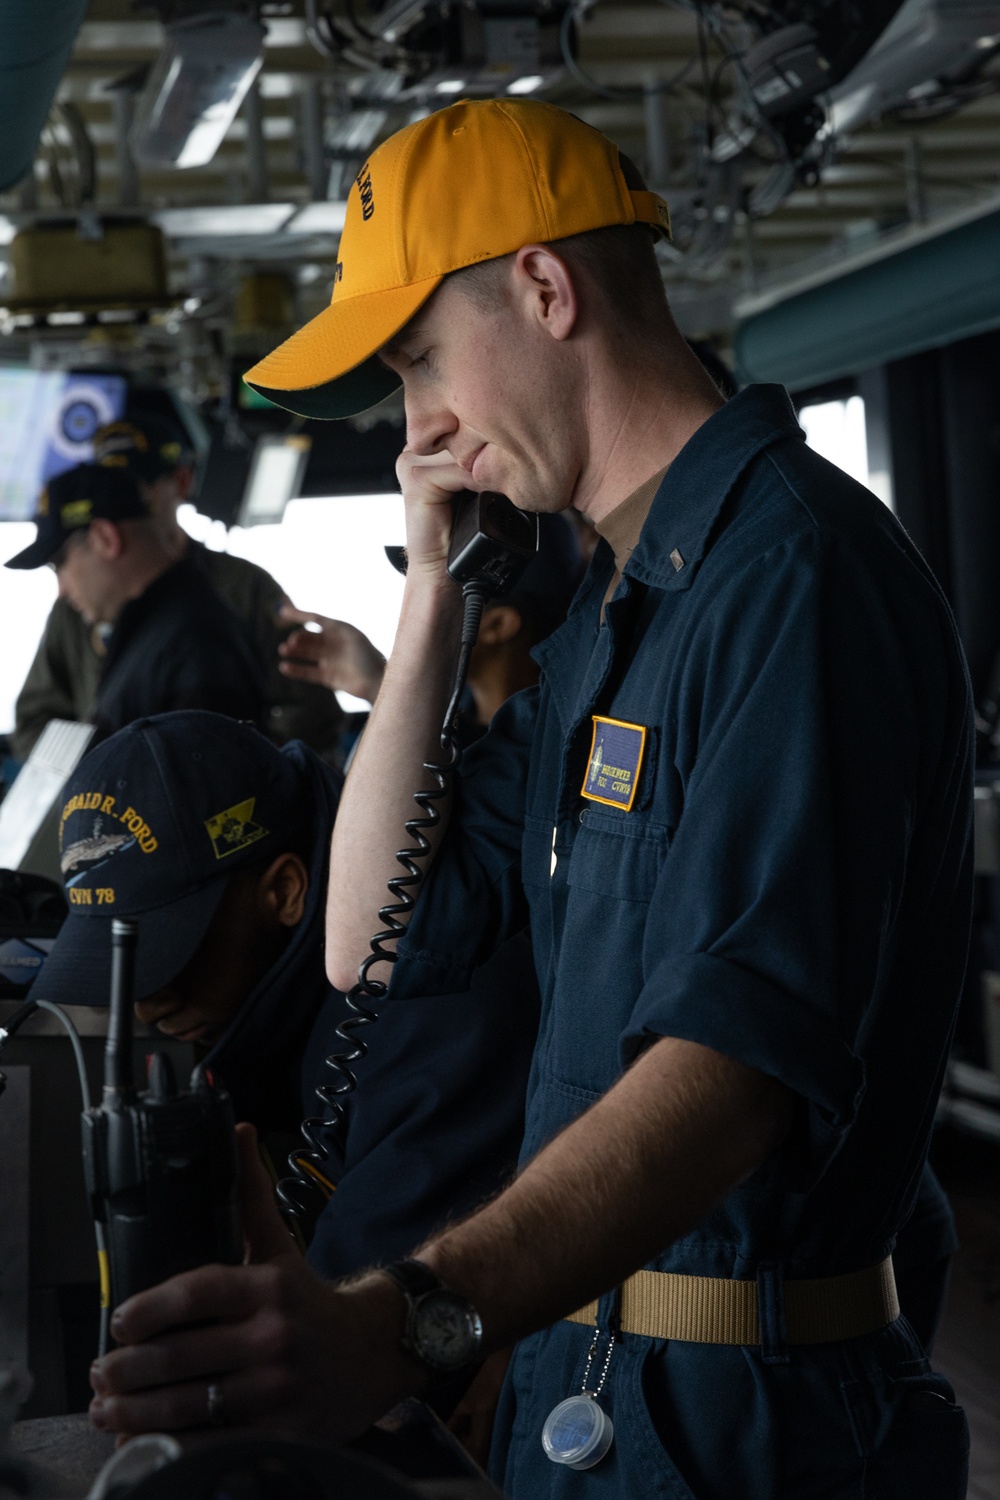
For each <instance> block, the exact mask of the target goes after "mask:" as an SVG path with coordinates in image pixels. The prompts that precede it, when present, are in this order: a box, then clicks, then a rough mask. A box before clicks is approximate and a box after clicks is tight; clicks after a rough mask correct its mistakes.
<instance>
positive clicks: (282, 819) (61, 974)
mask: <svg viewBox="0 0 1000 1500" xmlns="http://www.w3.org/2000/svg"><path fill="white" fill-rule="evenodd" d="M310 808H311V802H310V799H309V794H308V791H307V790H306V787H305V785H304V783H303V779H302V775H301V773H300V771H299V770H298V769H297V765H296V762H295V761H294V760H293V759H291V758H290V757H289V756H288V755H286V754H285V753H284V752H282V751H281V750H279V749H278V748H277V747H276V746H275V745H272V744H271V742H270V740H267V739H265V738H264V736H263V735H262V734H261V733H260V732H259V731H258V730H256V729H254V728H253V726H252V725H250V724H242V723H239V722H237V721H236V720H235V719H229V718H226V717H225V716H224V715H222V714H213V713H205V712H201V711H197V710H193V709H192V710H182V711H179V712H177V713H170V714H158V715H156V717H155V718H149V719H137V720H136V721H135V723H133V724H129V725H128V726H127V727H126V728H125V729H122V730H119V732H118V733H117V734H114V735H112V736H111V738H110V739H107V740H104V741H102V743H101V744H100V745H98V746H97V747H96V748H95V749H94V750H91V751H90V753H89V754H88V755H86V756H85V757H84V758H83V760H82V761H81V762H80V764H79V766H78V767H77V769H76V771H75V772H74V774H73V776H72V777H71V778H70V780H69V782H68V783H67V785H66V788H65V791H64V793H63V805H62V811H61V814H60V820H59V852H60V864H61V868H62V877H63V884H64V885H65V887H66V900H67V902H68V904H69V916H68V917H67V918H66V921H65V922H64V924H63V926H62V929H61V931H60V933H59V936H58V938H57V939H56V942H55V946H54V947H53V949H52V951H51V953H50V954H49V957H48V959H47V960H46V963H45V967H44V969H43V971H42V973H41V975H40V976H39V978H38V981H37V985H38V992H39V996H40V997H41V998H44V999H46V1000H55V1001H56V1002H58V1003H59V1004H62V1005H107V1003H108V995H109V988H110V984H111V921H112V918H113V917H133V918H135V920H136V921H137V923H138V926H139V937H138V945H137V951H136V985H135V996H136V999H137V1000H141V999H143V998H144V997H145V996H147V995H153V994H155V993H156V992H157V990H160V989H162V988H163V986H164V985H166V984H169V983H170V981H171V980H172V979H174V978H176V976H177V975H178V974H179V973H180V972H181V970H182V969H183V968H184V966H185V965H186V964H187V963H188V961H189V960H190V959H191V958H192V957H193V955H194V952H195V949H196V948H197V947H198V944H199V943H200V942H201V940H202V938H203V937H204V935H205V933H206V931H207V929H208V925H209V923H210V922H211V920H212V917H213V916H214V914H215V911H216V908H217V907H218V905H219V902H220V900H221V899H222V894H223V892H224V890H225V888H226V885H227V878H226V877H227V876H229V875H232V874H234V873H235V872H236V871H237V870H240V869H242V868H244V867H245V866H246V865H247V864H250V863H252V862H254V861H257V860H263V859H266V857H267V856H268V855H273V856H277V855H278V854H281V853H283V852H284V851H285V850H287V849H288V848H289V846H290V845H294V843H295V840H296V838H297V837H298V836H299V835H300V833H301V831H302V829H303V828H304V827H305V826H306V823H307V820H308V818H309V815H310Z"/></svg>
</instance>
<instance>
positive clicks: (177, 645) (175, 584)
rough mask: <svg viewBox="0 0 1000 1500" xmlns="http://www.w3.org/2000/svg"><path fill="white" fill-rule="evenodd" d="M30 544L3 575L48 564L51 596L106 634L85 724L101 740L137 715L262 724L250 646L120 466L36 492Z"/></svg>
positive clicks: (81, 471) (82, 469)
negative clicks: (54, 583)
mask: <svg viewBox="0 0 1000 1500" xmlns="http://www.w3.org/2000/svg"><path fill="white" fill-rule="evenodd" d="M35 523H36V527H37V535H36V537H35V540H34V542H32V544H31V545H30V546H29V547H26V548H25V549H24V551H23V552H19V553H18V554H17V556H16V557H12V558H11V559H10V561H9V562H8V563H7V567H8V568H40V567H43V566H44V565H45V564H47V563H48V564H51V566H52V567H53V568H54V569H55V572H56V576H57V578H58V580H59V595H60V598H62V599H65V600H67V601H68V603H69V604H70V605H72V607H73V609H74V610H76V612H77V613H78V614H79V615H80V617H81V619H82V620H83V621H84V622H85V624H86V625H88V626H91V627H93V626H96V625H97V624H98V623H101V622H103V623H106V624H108V625H111V626H112V627H113V629H112V631H111V634H110V636H109V638H108V642H107V650H106V655H105V659H104V662H103V665H102V667H101V673H100V679H99V682H98V686H97V692H96V697H95V702H94V707H93V712H92V716H91V717H92V722H94V723H95V724H97V726H98V728H99V729H100V730H101V731H102V732H103V733H105V734H111V733H113V732H114V731H115V730H116V729H121V728H122V727H123V726H124V725H126V724H128V723H131V721H132V720H133V719H138V718H141V717H143V716H144V715H146V714H151V713H163V712H167V711H169V710H170V709H177V708H206V709H216V710H218V711H219V712H220V713H227V714H230V715H232V717H233V718H236V719H250V720H252V721H253V722H255V723H260V722H261V721H262V719H263V717H264V688H263V681H262V676H261V671H260V666H259V663H258V660H257V657H256V653H255V651H254V649H253V644H252V642H251V640H250V637H249V635H248V633H247V631H246V629H245V627H244V625H243V623H242V621H240V620H239V619H237V617H236V615H235V614H234V613H233V611H232V610H231V609H230V608H229V607H228V605H226V604H225V603H223V601H222V599H220V598H219V595H218V594H217V593H216V592H215V590H214V589H213V588H212V586H211V584H210V583H209V582H208V580H207V578H206V577H205V576H204V574H203V573H202V571H201V570H200V569H199V568H197V567H196V566H195V565H194V564H193V563H192V562H191V561H190V560H189V559H187V558H181V559H180V560H179V561H178V560H177V558H176V556H175V554H174V553H173V551H172V550H171V548H170V547H169V546H168V545H167V544H166V543H165V542H164V540H163V537H162V535H161V533H160V530H159V526H158V524H157V522H156V521H155V520H154V519H153V518H152V517H151V516H150V514H149V511H148V509H147V506H146V503H145V501H144V499H143V497H142V494H141V493H140V490H139V486H138V484H137V482H136V480H135V479H134V478H133V476H132V475H131V474H130V473H129V472H128V470H127V469H124V468H114V467H108V466H106V465H104V464H79V465H77V467H76V468H74V469H68V470H67V471H66V472H65V473H63V474H59V475H57V476H56V478H55V479H53V480H51V481H50V483H49V484H48V486H47V487H46V489H44V490H43V491H42V495H41V498H40V501H39V507H38V512H37V514H36V517H35Z"/></svg>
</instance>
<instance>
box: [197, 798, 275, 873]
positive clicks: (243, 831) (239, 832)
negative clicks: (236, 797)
mask: <svg viewBox="0 0 1000 1500" xmlns="http://www.w3.org/2000/svg"><path fill="white" fill-rule="evenodd" d="M256 801H257V799H256V797H248V798H247V799H246V801H245V802H237V803H236V805H235V807H227V808H226V810H225V812H220V813H216V814H215V816H214V817H212V818H206V819H205V828H206V829H207V831H208V836H209V838H210V839H211V840H212V848H213V849H214V850H215V857H216V859H225V857H226V855H227V854H236V853H237V852H238V851H239V850H240V849H246V848H247V847H248V846H249V845H250V844H255V843H256V842H257V840H258V839H262V838H266V837H267V834H268V831H269V830H268V829H266V828H263V827H261V825H260V823H255V822H254V821H253V810H254V805H255V803H256Z"/></svg>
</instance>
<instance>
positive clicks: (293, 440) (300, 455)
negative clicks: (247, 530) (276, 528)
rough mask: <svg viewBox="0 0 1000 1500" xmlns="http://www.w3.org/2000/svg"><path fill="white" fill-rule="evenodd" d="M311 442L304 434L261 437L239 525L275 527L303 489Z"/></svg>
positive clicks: (254, 457) (241, 508)
mask: <svg viewBox="0 0 1000 1500" xmlns="http://www.w3.org/2000/svg"><path fill="white" fill-rule="evenodd" d="M311 447H312V439H311V438H309V437H306V435H305V434H304V433H289V434H287V435H286V436H283V437H279V436H269V437H262V438H258V440H257V447H256V449H255V451H254V456H253V462H252V463H251V465H250V474H249V476H248V478H247V484H246V489H245V490H244V491H243V503H242V505H241V506H240V513H239V518H238V520H239V524H240V526H260V525H276V524H277V523H278V522H279V521H280V520H281V518H282V516H283V515H284V513H285V506H286V505H287V504H288V502H289V500H294V499H295V498H296V496H297V495H298V494H299V493H300V491H301V487H302V476H303V474H304V473H305V468H306V464H307V463H308V461H309V450H310V448H311Z"/></svg>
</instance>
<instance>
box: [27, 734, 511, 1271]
mask: <svg viewBox="0 0 1000 1500" xmlns="http://www.w3.org/2000/svg"><path fill="white" fill-rule="evenodd" d="M339 793H340V778H339V776H338V774H337V773H336V772H335V771H333V770H332V769H331V768H330V767H329V766H328V765H327V764H326V763H325V762H324V761H323V760H322V759H321V758H320V757H319V756H318V755H316V754H315V753H314V752H313V751H312V750H310V749H309V747H308V746H306V745H303V744H302V743H301V742H299V741H293V742H292V743H291V744H289V745H286V746H284V747H283V748H282V749H280V750H279V749H277V747H275V746H274V745H272V744H271V743H270V742H269V741H268V740H267V739H265V737H264V736H263V735H262V734H260V733H258V732H257V731H256V730H255V729H253V728H252V727H251V726H250V725H248V724H238V723H235V722H234V721H233V720H232V719H227V718H224V717H223V716H222V715H220V714H212V713H199V712H193V713H172V714H163V715H159V716H158V717H156V718H151V719H143V720H140V721H138V722H137V723H134V724H131V725H129V727H128V728H127V729H123V730H122V731H121V732H120V733H119V734H116V735H113V736H112V737H111V738H110V739H108V740H105V741H103V742H102V743H101V744H100V745H99V746H97V747H96V748H95V749H94V750H92V751H90V753H89V754H88V755H86V756H85V757H84V759H83V760H82V761H81V763H80V765H79V766H78V768H77V770H76V771H75V773H74V774H73V776H72V778H71V779H70V781H69V783H68V784H67V786H66V789H65V791H64V793H63V799H62V812H61V818H60V825H59V833H60V857H61V866H62V875H63V881H64V884H65V888H66V898H67V902H68V905H69V916H68V917H67V919H66V922H65V923H64V925H63V927H62V930H61V932H60V934H59V937H58V938H57V940H56V943H55V946H54V947H53V949H52V952H51V953H50V955H49V957H48V959H47V960H46V964H45V967H44V968H43V970H42V972H41V974H40V976H39V978H38V980H37V981H36V985H37V992H38V994H40V995H44V996H45V997H46V998H47V999H51V1000H55V1001H56V1002H57V1003H59V1004H64V1005H71V1006H72V1005H98V1006H100V1005H106V1004H107V1003H108V993H109V986H110V977H111V932H110V929H111V921H112V918H113V917H132V918H134V919H135V920H136V922H137V923H138V927H139V935H138V947H137V954H136V981H135V994H136V996H137V1000H136V1005H135V1012H136V1016H137V1017H138V1019H139V1020H140V1021H143V1022H145V1023H146V1024H147V1025H150V1026H156V1027H158V1029H159V1030H160V1031H162V1032H163V1033H164V1034H165V1035H167V1036H170V1037H174V1038H177V1039H179V1040H182V1041H188V1042H191V1043H194V1044H195V1045H197V1047H198V1048H199V1049H200V1050H201V1055H202V1057H203V1059H204V1061H205V1062H206V1063H207V1065H208V1066H210V1067H211V1068H212V1070H213V1071H214V1072H215V1073H216V1074H218V1076H220V1077H221V1078H222V1079H223V1081H224V1082H225V1084H226V1087H227V1088H228V1089H229V1091H230V1093H231V1094H232V1097H233V1103H234V1107H235V1111H236V1118H237V1119H238V1120H245V1121H249V1122H250V1123H252V1124H254V1125H255V1126H256V1127H257V1129H258V1131H259V1132H260V1133H261V1135H262V1136H264V1137H266V1138H270V1143H271V1150H272V1155H273V1156H274V1159H275V1162H276V1165H277V1167H278V1170H279V1172H281V1173H282V1175H284V1156H283V1154H281V1153H282V1152H283V1151H287V1150H288V1149H289V1148H290V1147H291V1146H292V1145H293V1144H299V1140H300V1138H299V1134H298V1126H299V1123H300V1121H301V1120H302V1119H303V1118H304V1117H305V1116H307V1115H308V1116H313V1117H315V1116H316V1115H317V1114H319V1113H320V1112H321V1111H320V1107H319V1106H318V1104H317V1099H316V1095H315V1089H316V1087H317V1085H318V1084H320V1083H327V1082H330V1081H331V1080H332V1077H333V1075H332V1073H331V1071H330V1069H329V1068H328V1067H327V1066H326V1063H325V1059H326V1057H327V1056H328V1055H329V1054H330V1053H332V1052H337V1051H342V1050H343V1048H344V1043H343V1041H342V1040H339V1039H338V1038H337V1037H336V1036H335V1034H334V1033H335V1028H336V1026H337V1024H338V1022H339V1021H341V1020H342V1019H343V1017H344V1015H345V1013H346V1005H345V1002H344V997H343V995H342V994H341V993H340V992H339V991H337V990H335V989H333V988H332V987H331V985H330V983H329V981H328V980H327V978H326V974H325V972H324V967H323V912H324V899H325V895H326V873H327V861H328V856H329V844H330V830H331V828H332V826H333V820H334V817H335V815H336V810H337V801H338V798H339ZM522 969H523V970H526V976H525V977H527V975H530V955H528V954H523V955H521V954H519V953H517V952H514V953H513V954H512V955H510V956H509V957H508V958H507V960H506V961H505V963H504V968H503V973H504V978H505V981H506V982H505V983H501V982H500V980H499V978H498V977H496V976H497V973H498V972H499V969H498V966H496V965H495V966H494V971H493V974H492V976H491V973H490V972H488V971H486V972H483V973H481V974H480V975H477V977H476V980H475V982H474V984H473V989H472V992H471V994H463V995H460V996H450V997H449V996H444V997H437V998H435V999H434V1000H430V1001H428V1006H429V1010H425V1009H424V1007H423V1006H412V1005H401V1006H387V1007H386V1008H385V1009H384V1011H383V1014H382V1015H381V1017H380V1020H379V1024H378V1026H375V1027H372V1028H370V1029H369V1030H370V1035H369V1036H368V1037H366V1041H367V1042H368V1043H369V1050H368V1053H367V1056H366V1057H364V1058H363V1059H362V1060H361V1061H359V1062H358V1063H357V1064H355V1072H356V1074H357V1078H358V1089H357V1091H356V1092H355V1093H354V1094H353V1095H352V1097H351V1099H350V1100H349V1102H348V1106H347V1115H346V1127H345V1128H342V1129H339V1130H338V1131H337V1132H335V1133H330V1134H329V1136H328V1138H327V1145H328V1148H329V1172H330V1174H331V1177H332V1179H333V1180H334V1181H335V1182H336V1184H337V1191H336V1192H335V1193H334V1194H333V1196H332V1198H331V1199H330V1201H329V1202H328V1203H327V1205H326V1207H325V1209H324V1210H323V1212H322V1213H321V1215H320V1217H319V1221H318V1223H317V1225H316V1228H315V1232H314V1234H313V1237H312V1240H311V1243H310V1246H309V1251H308V1259H309V1262H310V1264H312V1265H313V1266H315V1268H316V1269H317V1270H318V1271H319V1272H320V1273H321V1274H322V1275H323V1276H327V1277H336V1276H344V1275H347V1274H348V1273H350V1272H352V1271H354V1270H357V1269H359V1268H360V1267H362V1266H365V1265H369V1264H371V1262H372V1261H375V1260H381V1259H386V1258H390V1259H391V1258H392V1257H393V1256H396V1255H401V1254H403V1252H404V1251H405V1250H406V1249H408V1248H409V1246H410V1245H411V1244H412V1243H413V1242H414V1240H415V1239H418V1238H420V1237H421V1236H422V1235H424V1234H427V1233H429V1232H430V1231H431V1230H432V1229H433V1228H435V1227H436V1226H437V1225H438V1224H441V1223H443V1222H445V1221H446V1220H447V1219H448V1218H449V1217H451V1216H453V1215H454V1214H456V1213H463V1212H465V1211H467V1210H468V1209H470V1208H472V1207H474V1206H475V1204H477V1203H479V1202H481V1201H482V1200H483V1199H485V1198H487V1197H488V1196H489V1195H490V1194H491V1193H493V1192H495V1191H496V1190H497V1189H498V1188H499V1187H500V1186H501V1185H502V1184H503V1182H504V1181H505V1180H506V1178H507V1177H508V1176H509V1174H510V1172H511V1171H512V1170H513V1167H514V1164H515V1162H516V1159H517V1149H518V1145H519V1143H520V1134H521V1128H522V1124H523V1112H524V1090H525V1086H526V1083H527V1071H528V1065H529V1062H530V1058H531V1050H532V1045H533V1039H534V1032H535V1022H536V1019H537V995H536V994H534V993H533V992H532V991H531V990H530V989H529V991H528V994H527V995H526V998H525V1000H524V1001H523V1002H518V1000H517V999H516V998H513V999H512V997H511V994H510V990H509V988H508V986H511V985H512V986H514V987H515V989H516V988H517V987H518V983H519V978H521V977H522V976H521V971H522ZM470 1012H471V1018H472V1024H470ZM428 1016H430V1018H431V1021H432V1024H431V1026H430V1027H429V1028H428V1026H427V1019H428Z"/></svg>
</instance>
